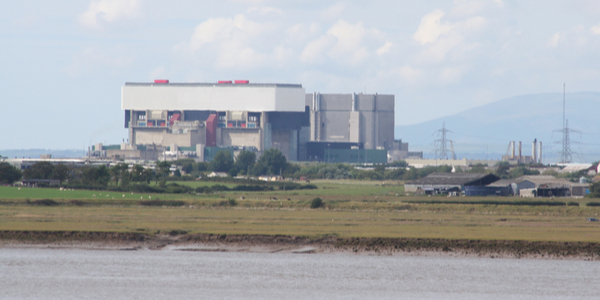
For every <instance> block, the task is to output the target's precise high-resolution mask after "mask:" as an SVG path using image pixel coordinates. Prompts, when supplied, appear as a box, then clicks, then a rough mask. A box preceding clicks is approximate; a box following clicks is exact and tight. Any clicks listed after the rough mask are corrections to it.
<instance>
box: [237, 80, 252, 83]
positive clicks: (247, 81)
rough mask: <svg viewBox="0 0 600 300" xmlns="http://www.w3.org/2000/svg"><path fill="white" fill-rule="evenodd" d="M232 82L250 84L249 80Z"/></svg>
mask: <svg viewBox="0 0 600 300" xmlns="http://www.w3.org/2000/svg"><path fill="white" fill-rule="evenodd" d="M234 82H235V84H248V83H250V80H236V81H234Z"/></svg>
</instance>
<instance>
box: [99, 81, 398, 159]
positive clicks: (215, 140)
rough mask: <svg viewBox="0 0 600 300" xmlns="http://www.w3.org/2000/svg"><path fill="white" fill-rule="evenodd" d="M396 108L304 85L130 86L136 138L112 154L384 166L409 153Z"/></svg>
mask: <svg viewBox="0 0 600 300" xmlns="http://www.w3.org/2000/svg"><path fill="white" fill-rule="evenodd" d="M394 102H395V99H394V95H381V94H362V93H359V94H356V93H348V94H321V93H318V92H313V93H308V94H307V93H306V92H305V89H304V88H303V87H302V85H300V84H280V83H273V84H270V83H250V82H249V81H248V80H235V81H219V82H216V83H170V82H169V81H168V80H155V81H154V82H150V83H125V85H124V86H123V87H122V89H121V108H122V109H123V110H124V113H125V128H127V129H128V130H129V138H128V143H125V144H124V145H121V147H120V149H112V150H114V151H112V155H121V156H123V157H127V156H128V155H131V153H132V152H131V151H138V152H140V151H145V152H146V154H145V155H146V156H148V155H149V156H156V155H155V154H152V153H153V152H152V151H156V152H158V151H159V149H162V148H168V149H170V150H171V151H173V150H177V149H180V150H181V149H183V150H186V151H190V152H196V154H197V156H198V157H201V158H202V159H205V157H204V156H205V153H212V154H214V152H215V149H221V148H227V149H233V150H236V149H246V150H251V151H255V152H257V153H258V154H259V155H260V154H261V153H263V152H264V151H266V150H269V149H273V148H275V149H278V150H280V151H281V152H282V153H283V154H284V155H285V156H286V158H287V159H288V160H290V161H328V162H366V163H370V162H380V163H381V162H386V161H387V159H388V155H390V156H391V155H392V154H393V153H394V151H396V152H398V153H404V152H407V148H408V145H403V144H402V143H401V142H400V141H394ZM404 144H406V143H404ZM104 148H106V147H103V146H102V145H98V146H96V147H95V149H94V150H95V151H96V152H97V151H98V150H103V149H104ZM403 148H406V149H403ZM400 150H405V151H404V152H401V151H400ZM138 152H136V155H140V156H142V155H141V154H139V153H138ZM388 152H389V153H388ZM148 153H150V154H148ZM398 153H396V156H401V154H398ZM207 155H210V154H207Z"/></svg>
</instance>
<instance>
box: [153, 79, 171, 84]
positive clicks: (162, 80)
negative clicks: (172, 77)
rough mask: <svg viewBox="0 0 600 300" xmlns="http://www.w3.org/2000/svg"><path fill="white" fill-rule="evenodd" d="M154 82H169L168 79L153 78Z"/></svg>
mask: <svg viewBox="0 0 600 300" xmlns="http://www.w3.org/2000/svg"><path fill="white" fill-rule="evenodd" d="M154 83H169V79H154Z"/></svg>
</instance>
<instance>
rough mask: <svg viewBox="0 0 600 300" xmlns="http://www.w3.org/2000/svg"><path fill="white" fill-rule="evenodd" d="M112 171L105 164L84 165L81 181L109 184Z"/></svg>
mask: <svg viewBox="0 0 600 300" xmlns="http://www.w3.org/2000/svg"><path fill="white" fill-rule="evenodd" d="M109 181H110V171H109V170H108V168H107V167H106V166H105V165H101V166H99V167H84V168H82V169H81V183H82V184H85V185H102V186H106V185H108V182H109Z"/></svg>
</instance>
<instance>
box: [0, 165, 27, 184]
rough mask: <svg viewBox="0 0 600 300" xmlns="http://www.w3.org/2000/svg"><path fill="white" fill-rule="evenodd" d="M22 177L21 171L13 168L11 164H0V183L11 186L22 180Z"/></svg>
mask: <svg viewBox="0 0 600 300" xmlns="http://www.w3.org/2000/svg"><path fill="white" fill-rule="evenodd" d="M22 176H23V174H22V173H21V170H19V169H17V168H15V167H13V166H12V165H11V164H9V163H6V162H0V183H8V184H11V183H13V182H15V181H17V180H19V179H21V177H22Z"/></svg>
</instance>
